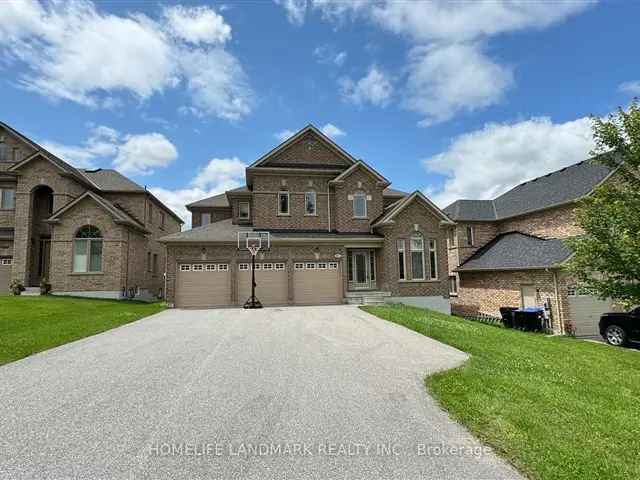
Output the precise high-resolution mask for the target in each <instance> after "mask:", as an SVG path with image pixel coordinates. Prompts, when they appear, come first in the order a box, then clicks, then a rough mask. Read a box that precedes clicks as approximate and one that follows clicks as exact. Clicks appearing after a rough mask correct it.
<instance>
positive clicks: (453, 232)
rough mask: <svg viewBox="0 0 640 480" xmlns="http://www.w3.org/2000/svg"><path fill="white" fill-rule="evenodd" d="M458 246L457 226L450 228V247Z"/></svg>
mask: <svg viewBox="0 0 640 480" xmlns="http://www.w3.org/2000/svg"><path fill="white" fill-rule="evenodd" d="M455 246H456V227H453V228H450V229H449V248H452V247H455Z"/></svg>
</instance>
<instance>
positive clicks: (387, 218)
mask: <svg viewBox="0 0 640 480" xmlns="http://www.w3.org/2000/svg"><path fill="white" fill-rule="evenodd" d="M414 201H421V202H423V203H424V205H425V206H426V207H427V208H428V209H429V210H431V211H432V212H433V213H435V214H436V216H438V217H440V219H441V222H442V223H445V224H448V225H453V224H454V222H453V221H452V220H451V219H450V218H449V217H448V216H447V214H446V213H444V212H443V211H442V210H440V209H439V208H438V207H437V206H436V205H435V204H434V203H433V202H432V201H431V200H429V199H428V198H427V197H425V196H424V194H423V193H422V192H420V191H419V190H416V191H415V192H413V193H412V194H411V195H409V196H407V197H404V198H403V199H401V200H398V201H397V202H395V203H394V204H393V206H391V207H390V208H389V209H388V210H387V211H386V212H384V213H383V214H382V215H381V216H380V217H379V218H378V219H377V220H376V221H375V222H374V223H373V225H372V228H375V227H379V226H382V225H385V224H389V223H393V219H394V217H395V216H396V215H398V214H399V213H400V212H401V211H402V210H404V209H405V208H406V207H407V206H409V205H410V204H411V203H412V202H414Z"/></svg>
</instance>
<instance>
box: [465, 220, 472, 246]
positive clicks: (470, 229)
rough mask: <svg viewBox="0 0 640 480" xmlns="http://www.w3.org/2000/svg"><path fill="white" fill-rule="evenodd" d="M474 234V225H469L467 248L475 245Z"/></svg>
mask: <svg viewBox="0 0 640 480" xmlns="http://www.w3.org/2000/svg"><path fill="white" fill-rule="evenodd" d="M473 234H474V232H473V225H467V238H466V240H467V247H473V243H474V240H473Z"/></svg>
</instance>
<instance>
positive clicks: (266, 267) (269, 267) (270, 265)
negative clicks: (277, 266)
mask: <svg viewBox="0 0 640 480" xmlns="http://www.w3.org/2000/svg"><path fill="white" fill-rule="evenodd" d="M262 270H273V263H263V264H262Z"/></svg>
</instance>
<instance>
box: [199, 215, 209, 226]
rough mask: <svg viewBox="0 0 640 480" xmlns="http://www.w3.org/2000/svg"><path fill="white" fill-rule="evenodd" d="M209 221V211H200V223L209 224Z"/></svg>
mask: <svg viewBox="0 0 640 480" xmlns="http://www.w3.org/2000/svg"><path fill="white" fill-rule="evenodd" d="M210 223H211V214H210V213H201V214H200V225H209V224H210Z"/></svg>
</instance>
